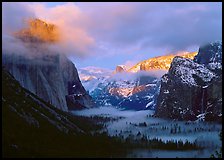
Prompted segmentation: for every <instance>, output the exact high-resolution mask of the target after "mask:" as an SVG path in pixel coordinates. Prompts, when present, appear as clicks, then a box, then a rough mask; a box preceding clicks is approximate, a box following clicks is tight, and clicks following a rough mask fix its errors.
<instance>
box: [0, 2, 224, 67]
mask: <svg viewBox="0 0 224 160" xmlns="http://www.w3.org/2000/svg"><path fill="white" fill-rule="evenodd" d="M2 7H3V14H2V18H3V23H2V25H3V36H2V37H7V35H8V34H9V33H10V32H14V31H16V30H19V29H21V28H22V27H24V26H23V24H22V20H23V19H24V18H30V17H37V18H40V19H43V20H45V21H47V22H50V23H54V24H56V25H57V26H59V27H60V28H61V31H62V35H63V42H62V43H61V44H60V45H59V48H60V49H59V50H58V51H59V52H65V54H66V55H67V56H68V57H69V58H70V59H71V60H72V61H73V62H74V63H75V65H76V67H77V68H82V67H87V66H96V67H102V68H109V69H115V68H116V66H117V65H120V64H124V65H127V66H128V67H130V66H132V65H134V64H136V63H137V62H139V61H141V60H145V59H148V58H152V57H155V56H161V55H165V54H169V53H176V52H178V51H197V50H198V48H199V46H200V45H203V44H205V43H209V42H212V41H216V40H222V3H221V2H116V3H115V2H97V3H96V2H95V3H94V2H76V3H75V2H68V3H65V2H24V3H16V2H11V3H7V2H5V3H3V5H2ZM2 39H3V38H2Z"/></svg>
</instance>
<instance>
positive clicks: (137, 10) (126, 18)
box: [91, 2, 222, 52]
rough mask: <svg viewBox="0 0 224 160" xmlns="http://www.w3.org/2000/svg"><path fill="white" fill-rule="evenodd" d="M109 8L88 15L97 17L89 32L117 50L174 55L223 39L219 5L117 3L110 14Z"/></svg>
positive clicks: (105, 6) (106, 6)
mask: <svg viewBox="0 0 224 160" xmlns="http://www.w3.org/2000/svg"><path fill="white" fill-rule="evenodd" d="M108 6H109V5H108V4H104V8H105V10H103V11H104V12H102V10H100V9H99V10H98V8H97V7H95V11H91V14H92V12H94V14H92V15H94V17H100V18H95V19H94V22H95V24H96V25H95V27H96V29H95V28H94V29H92V31H93V32H95V35H96V37H98V38H99V39H105V40H107V41H110V42H111V44H113V45H114V47H117V48H122V49H124V48H129V47H133V46H137V45H138V46H140V48H139V50H142V49H145V48H167V49H169V52H174V51H178V50H185V49H187V48H188V47H191V46H192V45H200V44H202V43H206V42H210V41H215V40H219V39H221V38H222V36H221V35H222V34H221V33H222V24H221V23H222V8H221V3H151V2H150V3H124V4H123V3H119V4H116V5H113V6H111V10H113V11H111V10H110V9H108V10H107V9H106V8H109V7H108ZM123 7H124V8H125V10H124V11H122V12H121V11H120V10H122V8H123ZM97 10H98V11H97ZM114 12H118V13H120V14H119V15H117V14H114ZM102 13H103V14H102ZM102 23H103V24H102ZM97 24H102V26H101V25H97ZM91 27H94V25H93V26H91ZM100 30H101V31H102V32H100Z"/></svg>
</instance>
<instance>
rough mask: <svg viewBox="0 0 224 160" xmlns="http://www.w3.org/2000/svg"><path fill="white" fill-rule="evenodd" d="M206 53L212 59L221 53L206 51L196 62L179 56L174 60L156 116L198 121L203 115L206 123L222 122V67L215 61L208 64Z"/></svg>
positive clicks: (163, 82) (162, 84) (162, 85)
mask: <svg viewBox="0 0 224 160" xmlns="http://www.w3.org/2000/svg"><path fill="white" fill-rule="evenodd" d="M214 50H215V49H214ZM201 51H203V52H202V53H201ZM203 53H206V55H207V54H208V55H210V56H209V57H210V59H212V58H211V57H213V56H216V53H217V52H214V51H213V50H212V49H211V48H210V49H209V50H207V51H206V50H205V48H203V47H202V48H200V49H199V53H198V56H197V57H196V58H195V60H194V61H193V60H190V59H186V58H182V57H178V56H177V57H175V58H174V59H173V61H172V63H171V67H170V69H169V71H168V73H167V74H165V75H164V76H163V77H162V80H161V88H160V94H159V96H158V103H157V105H156V112H155V115H156V116H158V117H163V118H171V119H179V120H196V119H197V118H198V117H199V116H201V115H203V116H204V118H205V120H215V121H220V120H221V117H222V75H221V72H220V70H221V68H222V65H221V64H220V63H218V62H219V61H218V62H216V60H214V59H213V60H212V61H211V62H210V63H207V62H208V61H207V60H204V59H203ZM213 53H215V54H213ZM219 53H220V52H219ZM220 54H221V53H220ZM198 59H200V60H198ZM205 59H207V56H205ZM196 62H200V63H202V62H203V63H205V64H199V63H196Z"/></svg>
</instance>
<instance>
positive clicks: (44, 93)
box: [3, 54, 94, 111]
mask: <svg viewBox="0 0 224 160" xmlns="http://www.w3.org/2000/svg"><path fill="white" fill-rule="evenodd" d="M3 66H5V68H6V69H7V70H8V71H9V72H10V73H11V74H12V75H13V76H14V77H15V79H16V80H18V81H19V82H20V83H21V85H22V86H23V87H25V88H26V89H28V90H30V91H31V92H32V93H34V94H36V95H38V96H39V97H40V98H42V99H43V100H45V101H46V102H49V103H50V104H52V105H54V106H56V107H57V108H59V109H61V110H64V111H68V110H69V109H78V108H85V107H87V108H88V107H92V106H94V103H93V101H92V99H91V97H90V96H89V95H88V94H87V92H86V91H85V89H84V87H83V86H82V84H81V82H80V80H79V76H78V73H77V70H76V68H75V66H74V64H73V63H72V62H71V61H70V60H68V59H67V58H66V57H63V56H59V55H45V56H39V57H35V58H31V59H30V58H26V57H25V56H21V55H20V56H19V55H17V54H3ZM76 95H79V98H77V99H76V98H74V97H76ZM72 97H73V98H72ZM66 99H67V101H66ZM71 99H72V100H71ZM77 100H78V101H77ZM76 106H77V108H76ZM80 106H81V107H80Z"/></svg>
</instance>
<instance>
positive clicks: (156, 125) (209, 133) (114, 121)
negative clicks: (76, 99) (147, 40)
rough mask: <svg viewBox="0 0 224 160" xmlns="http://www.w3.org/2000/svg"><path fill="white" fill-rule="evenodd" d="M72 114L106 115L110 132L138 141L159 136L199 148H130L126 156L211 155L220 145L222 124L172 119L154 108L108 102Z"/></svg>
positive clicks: (111, 134) (104, 116) (163, 139)
mask: <svg viewBox="0 0 224 160" xmlns="http://www.w3.org/2000/svg"><path fill="white" fill-rule="evenodd" d="M73 114H75V115H80V116H86V117H93V118H97V117H98V118H99V117H101V118H102V117H103V118H107V119H108V118H109V119H110V120H107V121H105V122H104V123H103V125H104V129H102V130H101V131H100V132H105V131H106V132H107V133H108V134H109V135H110V136H116V137H120V138H123V139H126V138H132V139H134V140H136V141H139V142H140V140H141V139H142V138H146V139H147V140H153V139H158V140H161V141H163V142H164V143H166V142H168V141H172V142H176V141H179V140H181V141H183V143H186V142H190V143H196V144H197V146H200V147H201V148H203V149H200V150H194V149H192V150H189V149H188V150H166V149H161V150H160V149H144V148H133V149H131V150H130V151H129V153H128V154H127V157H159V158H160V157H197V158H199V157H210V155H211V154H212V153H214V152H215V150H218V149H219V147H220V146H221V141H220V137H219V133H220V131H221V130H222V125H221V124H216V123H211V122H202V121H195V122H191V121H173V120H165V119H160V118H155V117H153V114H154V111H152V110H142V111H132V110H121V109H118V108H115V107H111V106H105V107H99V108H92V109H86V110H81V111H73Z"/></svg>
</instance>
